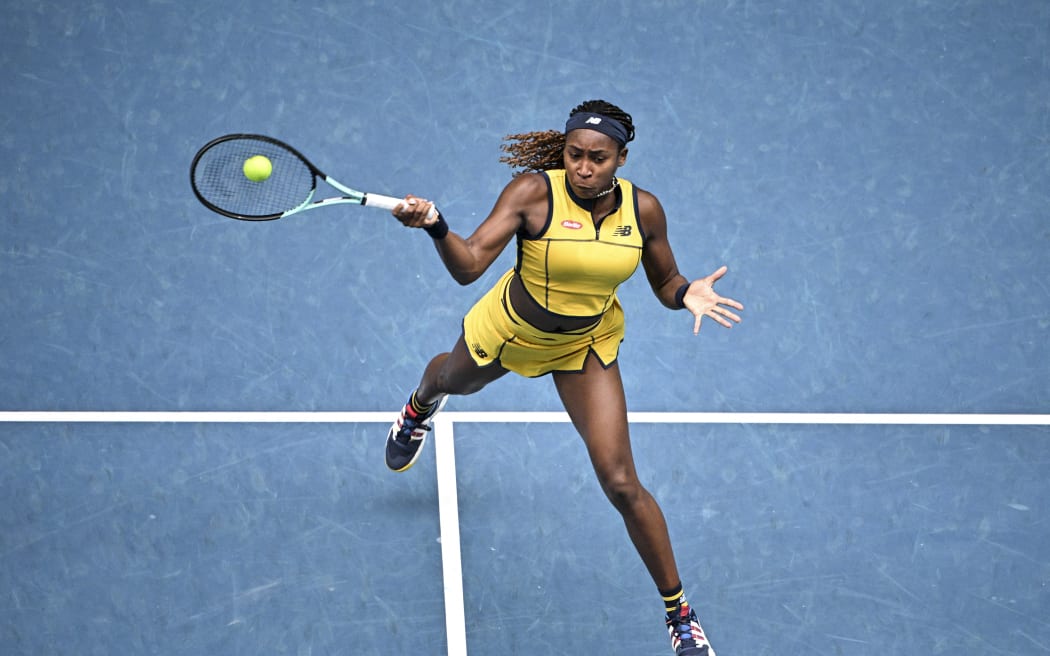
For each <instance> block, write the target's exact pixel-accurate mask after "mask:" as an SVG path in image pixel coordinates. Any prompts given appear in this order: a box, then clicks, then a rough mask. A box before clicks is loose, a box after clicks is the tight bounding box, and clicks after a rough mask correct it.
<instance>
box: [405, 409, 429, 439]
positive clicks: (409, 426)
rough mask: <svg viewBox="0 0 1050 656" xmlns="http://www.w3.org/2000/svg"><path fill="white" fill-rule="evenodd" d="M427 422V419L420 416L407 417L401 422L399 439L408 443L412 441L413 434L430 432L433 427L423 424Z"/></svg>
mask: <svg viewBox="0 0 1050 656" xmlns="http://www.w3.org/2000/svg"><path fill="white" fill-rule="evenodd" d="M426 420H427V417H423V418H419V417H418V416H417V417H409V416H407V415H406V416H405V418H404V419H402V420H401V428H400V430H398V431H397V438H398V439H399V440H401V441H403V442H408V441H409V440H410V439H412V433H415V432H416V431H417V430H420V429H422V430H424V431H429V430H430V429H431V428H433V427H432V426H428V425H426V424H425V423H423V422H425V421H426Z"/></svg>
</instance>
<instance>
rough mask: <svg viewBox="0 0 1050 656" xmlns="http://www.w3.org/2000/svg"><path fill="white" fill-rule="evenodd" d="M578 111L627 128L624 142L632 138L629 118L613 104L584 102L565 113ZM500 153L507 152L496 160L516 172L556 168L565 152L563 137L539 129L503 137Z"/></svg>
mask: <svg viewBox="0 0 1050 656" xmlns="http://www.w3.org/2000/svg"><path fill="white" fill-rule="evenodd" d="M579 112H592V113H594V114H601V115H602V116H608V117H609V118H611V119H615V120H617V121H619V122H620V123H622V124H623V126H624V127H625V128H627V141H631V140H632V139H634V122H633V121H632V120H631V115H630V114H628V113H627V112H625V111H623V110H622V109H620V108H619V107H617V106H616V105H613V104H612V103H609V102H606V101H604V100H588V101H587V102H585V103H581V104H580V105H577V107H576V108H575V109H573V110H572V111H571V112H569V116H574V115H575V114H578V113H579ZM500 150H502V151H503V152H505V153H507V155H503V156H501V157H500V158H499V161H501V162H503V163H505V164H509V165H510V166H512V167H514V168H517V169H521V170H520V171H517V172H516V173H515V175H517V174H519V173H526V172H529V171H549V170H551V169H560V168H562V167H563V166H564V165H565V163H564V160H563V159H562V152H563V151H564V150H565V134H564V133H563V132H561V131H559V130H542V131H538V132H526V133H524V134H510V135H507V136H506V137H504V138H503V144H502V145H501V146H500Z"/></svg>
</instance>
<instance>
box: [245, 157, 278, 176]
mask: <svg viewBox="0 0 1050 656" xmlns="http://www.w3.org/2000/svg"><path fill="white" fill-rule="evenodd" d="M272 172H273V164H271V163H270V160H269V159H268V158H266V157H264V156H262V155H255V156H254V157H249V158H248V159H246V160H244V177H246V178H248V179H249V180H251V181H252V182H262V181H263V180H265V179H266V178H268V177H270V173H272Z"/></svg>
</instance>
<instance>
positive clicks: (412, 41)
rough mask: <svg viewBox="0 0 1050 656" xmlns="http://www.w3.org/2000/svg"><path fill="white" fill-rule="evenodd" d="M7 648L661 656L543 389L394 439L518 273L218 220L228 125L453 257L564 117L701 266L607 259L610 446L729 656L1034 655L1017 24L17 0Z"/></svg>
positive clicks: (2, 541) (1033, 449) (1027, 255)
mask: <svg viewBox="0 0 1050 656" xmlns="http://www.w3.org/2000/svg"><path fill="white" fill-rule="evenodd" d="M0 63H2V66H0V83H2V89H3V91H2V92H0V93H2V97H3V99H4V102H3V103H0V124H2V125H3V127H4V129H3V132H2V136H0V162H2V163H0V199H2V201H3V204H4V206H5V207H6V212H5V213H4V216H3V218H2V219H0V222H2V225H3V239H2V247H0V290H2V291H0V310H2V313H3V315H2V316H3V319H2V320H0V321H2V324H0V325H2V327H3V329H2V331H0V373H2V375H0V497H2V498H3V499H4V500H5V503H4V504H2V510H0V609H2V611H3V612H2V613H0V652H2V653H4V654H78V655H82V654H111V653H116V652H124V653H140V654H165V655H167V654H187V655H188V654H201V653H223V654H259V653H273V654H296V655H297V656H298V655H306V654H314V655H316V654H355V655H356V654H363V655H371V654H391V653H403V652H406V651H407V652H410V653H420V654H454V655H455V656H461V655H463V654H467V653H469V654H470V655H471V656H484V655H486V654H522V655H527V656H532V655H535V654H578V653H593V652H598V653H602V654H610V655H616V656H618V655H620V654H624V655H627V654H629V655H632V656H633V655H635V654H646V655H649V654H652V655H654V656H655V655H659V654H669V653H671V652H670V650H669V648H668V643H667V637H666V631H665V629H664V627H663V623H662V617H661V615H662V608H661V605H660V603H661V602H660V597H659V595H658V594H657V592H656V590H655V588H654V586H653V584H652V581H651V580H650V578H649V576H648V574H647V572H646V571H645V568H644V567H643V565H642V563H641V561H640V559H639V558H638V555H637V553H636V552H635V550H634V548H633V547H632V545H631V542H630V541H629V540H628V538H627V535H626V534H625V531H624V527H623V524H622V522H621V520H620V517H619V516H618V514H617V512H616V511H615V510H614V509H613V508H612V507H611V506H610V505H609V503H608V501H607V500H606V499H605V497H604V495H603V494H602V492H601V490H600V489H599V486H598V485H597V483H596V481H595V476H594V473H593V471H592V470H591V467H590V464H589V461H588V458H587V454H586V452H585V450H584V448H583V445H582V443H581V441H580V438H579V437H578V436H577V434H576V433H575V431H574V430H573V428H572V426H571V425H570V424H568V423H567V422H566V420H565V417H564V416H563V415H562V414H561V410H562V408H561V405H560V402H559V399H558V396H557V394H556V392H555V390H554V387H553V385H552V384H551V381H550V380H549V378H541V379H538V380H526V379H522V378H518V377H514V376H508V377H505V378H503V379H501V380H499V381H497V382H496V383H494V384H493V385H491V386H490V387H488V388H486V389H485V390H483V391H482V392H480V393H478V394H475V395H472V396H468V397H462V398H455V399H453V400H452V401H450V403H449V405H448V409H447V411H446V414H444V415H442V417H441V419H440V422H439V424H438V426H436V428H435V431H434V439H433V440H432V442H431V443H430V444H428V445H427V447H426V448H427V451H426V452H425V453H424V455H423V457H422V458H421V459H420V462H419V463H418V464H417V465H416V466H415V467H414V468H413V469H412V470H410V471H409V472H406V473H403V474H393V473H391V472H389V471H388V470H387V469H386V467H385V466H384V464H383V460H382V458H383V456H382V449H383V439H384V437H385V435H386V430H387V427H388V426H389V424H390V422H391V421H392V420H393V419H394V417H395V416H396V414H397V411H398V410H399V408H400V405H401V404H403V403H404V401H405V397H406V395H407V393H408V392H409V391H410V390H411V389H412V387H413V386H414V385H415V384H416V383H417V382H418V379H419V375H420V372H421V371H422V368H423V366H424V365H425V364H426V363H427V361H428V360H429V359H430V357H431V356H432V355H434V354H435V353H437V352H440V351H442V350H447V349H448V348H450V347H451V346H452V344H453V341H454V340H455V338H456V336H457V335H458V333H459V330H460V321H461V318H462V316H463V314H464V313H465V312H466V310H467V309H468V308H469V307H470V306H471V304H472V303H473V302H474V301H475V300H476V299H477V298H478V297H479V296H480V295H481V294H482V293H483V292H484V291H485V290H487V289H488V287H489V286H490V285H491V283H492V282H493V281H494V280H495V279H496V278H498V277H499V276H500V275H501V274H502V273H503V272H504V271H506V269H507V268H509V267H510V266H512V264H513V262H514V252H513V248H510V249H508V250H507V251H506V252H505V253H503V255H502V256H501V258H500V260H498V261H497V262H496V264H495V265H493V267H492V268H491V269H490V270H489V271H488V272H487V273H486V274H485V276H483V278H482V279H481V280H479V281H478V282H476V283H475V284H473V285H471V286H468V287H460V286H459V285H457V284H456V283H455V282H454V281H453V280H452V279H451V278H450V277H449V276H448V275H447V274H446V273H445V271H444V269H443V267H442V265H441V263H440V261H439V259H438V257H437V255H436V254H435V252H434V249H433V247H432V245H431V244H430V243H429V242H430V240H429V238H427V237H426V236H425V234H423V233H421V232H418V231H409V230H407V229H405V228H403V227H402V226H401V225H400V224H398V223H397V221H395V220H394V219H392V218H391V217H389V215H387V214H385V213H384V212H380V211H378V210H375V209H369V208H358V207H350V206H344V207H333V208H326V209H319V210H316V211H311V212H309V213H306V214H302V215H299V216H296V217H291V218H289V219H286V220H280V221H274V222H265V223H246V222H238V221H232V220H229V219H226V218H223V217H220V216H218V215H217V214H214V213H211V212H209V211H208V210H206V209H205V208H203V207H202V206H201V205H200V204H199V203H198V202H197V200H196V199H195V198H194V196H193V194H192V192H191V190H190V185H189V176H188V168H189V163H190V160H191V159H192V157H193V155H194V153H195V152H196V151H197V149H198V148H199V147H200V146H201V145H203V144H204V143H206V142H207V141H209V140H210V139H212V138H214V137H216V136H219V135H222V134H226V133H231V132H254V133H261V134H269V135H272V136H274V137H278V138H280V139H283V140H286V141H288V142H289V143H292V144H294V145H295V147H296V148H298V149H300V150H301V151H302V152H303V153H304V154H306V155H307V156H308V157H309V158H310V159H311V160H313V161H315V162H316V163H317V164H318V165H319V166H321V167H322V168H323V169H324V170H325V171H326V172H328V173H330V174H332V175H333V176H334V177H336V178H338V179H340V180H342V181H344V182H347V183H350V184H353V185H354V186H356V187H358V188H361V189H367V190H372V191H375V192H377V193H383V194H389V195H394V196H399V195H403V194H406V193H413V194H417V195H420V196H425V197H427V198H431V199H433V200H435V201H436V202H437V203H438V205H439V206H440V207H441V209H442V211H443V213H444V214H445V216H446V217H447V218H448V220H449V222H450V224H451V226H452V229H453V230H456V231H459V232H463V233H469V232H470V231H471V230H472V229H473V227H474V226H476V225H477V224H478V223H479V222H480V221H481V220H482V219H483V218H484V217H485V216H486V215H487V213H488V211H489V210H490V208H491V207H492V204H493V202H494V201H495V199H496V196H497V195H498V194H499V192H500V190H501V189H502V188H503V186H504V185H505V184H506V183H507V182H508V180H509V179H510V174H511V170H510V169H509V168H507V167H506V166H504V165H502V164H500V163H499V162H498V158H499V156H500V151H499V144H500V140H501V139H502V137H503V136H504V135H507V134H511V133H517V132H525V131H529V130H541V129H560V127H561V126H562V125H563V124H564V120H565V117H566V115H567V113H568V111H569V110H570V109H571V108H572V107H574V106H575V105H577V104H578V103H580V102H581V101H583V100H587V99H591V98H605V99H608V100H610V101H612V102H614V103H616V104H618V105H620V106H622V107H623V108H624V109H626V110H627V111H628V112H630V113H631V114H632V115H633V117H634V123H635V125H636V126H637V131H638V135H637V140H636V141H634V142H632V143H631V144H630V154H629V157H628V160H627V163H626V165H625V166H624V167H623V168H622V169H621V172H622V174H623V176H624V177H626V178H629V179H630V180H631V181H633V182H634V183H635V184H637V185H639V186H641V187H643V188H645V189H647V190H649V191H651V192H653V193H654V194H656V195H657V196H658V197H659V198H660V201H661V203H662V204H663V206H664V209H665V211H666V213H667V216H668V230H669V238H670V241H671V243H672V246H673V248H674V252H675V256H676V258H677V261H678V264H679V266H680V268H681V269H682V270H683V273H685V274H686V275H688V276H689V277H691V278H697V277H701V276H704V275H707V274H708V273H710V272H711V271H713V270H715V269H716V268H717V267H718V266H720V265H721V264H727V265H729V267H730V270H729V273H728V274H727V276H726V277H725V278H724V279H723V280H721V281H720V282H719V283H718V289H719V291H720V292H721V293H723V294H725V295H727V296H731V297H733V298H737V299H739V300H740V301H742V302H743V303H744V305H745V307H746V309H745V311H744V312H743V313H742V315H743V318H744V320H743V323H742V324H740V325H739V326H737V327H735V328H734V329H733V330H728V331H727V330H723V329H721V328H720V327H718V326H716V325H715V324H714V323H713V322H705V324H704V327H703V329H702V330H701V332H700V335H699V336H693V335H692V331H691V328H692V319H691V317H689V316H688V314H687V313H682V312H678V313H675V312H670V311H666V310H665V309H664V308H663V307H662V306H661V305H660V304H659V303H658V301H657V300H656V299H655V297H654V296H653V294H652V292H651V291H650V290H649V288H648V286H647V284H646V282H645V278H644V276H642V275H640V274H639V275H635V277H634V278H632V279H631V280H630V281H629V282H628V283H626V284H625V285H624V286H623V287H622V288H621V289H620V292H619V296H620V299H621V301H622V302H623V305H624V308H625V311H626V314H627V337H626V340H625V342H624V344H623V346H622V348H621V351H620V358H619V362H620V368H621V371H622V374H623V379H624V385H625V388H626V394H627V399H628V406H629V409H630V410H631V412H632V424H631V433H632V443H633V447H634V456H635V460H636V462H637V466H638V469H639V473H640V475H641V478H642V480H643V482H644V483H645V484H646V486H647V487H648V488H649V489H650V491H651V492H652V493H653V495H654V496H655V497H656V498H657V499H658V500H659V502H660V504H661V506H662V507H663V509H664V512H665V513H666V515H667V519H668V524H669V528H670V533H671V537H672V540H673V543H674V546H675V550H676V556H677V560H678V562H679V567H680V569H681V573H682V577H683V583H684V584H685V586H686V589H687V591H688V593H689V596H690V599H691V601H692V602H693V604H694V606H695V607H696V608H697V610H698V612H699V613H700V616H701V619H702V621H703V624H704V627H705V628H706V630H707V631H708V633H709V635H710V638H711V643H712V645H713V646H714V648H715V649H716V650H717V651H718V653H719V654H720V655H721V656H726V655H727V654H734V653H736V654H745V653H746V654H753V655H762V654H778V653H783V652H800V651H805V652H809V653H816V654H882V653H888V652H897V653H908V654H912V653H914V654H922V653H925V654H942V653H943V654H948V653H959V652H981V653H996V654H1018V655H1020V654H1024V655H1031V654H1042V653H1047V652H1050V621H1048V620H1047V618H1048V617H1050V591H1048V590H1050V587H1048V586H1050V559H1048V557H1047V555H1046V552H1047V546H1046V545H1047V544H1050V526H1048V524H1047V521H1046V517H1047V512H1048V510H1050V283H1048V281H1050V222H1048V215H1047V208H1050V194H1048V191H1047V190H1048V189H1050V145H1048V144H1050V5H1048V4H1047V3H1045V2H1038V1H1020V2H1004V1H989V2H970V3H937V2H934V3H928V2H904V1H896V0H894V1H892V2H888V3H882V4H879V5H875V4H872V3H865V2H859V1H852V0H851V1H847V2H840V3H826V2H820V3H810V4H808V5H804V6H803V5H799V6H787V5H784V4H783V3H775V2H766V1H757V0H753V1H748V2H734V1H726V2H718V3H715V2H678V1H669V2H655V1H652V2H640V3H621V2H608V3H599V4H595V3H581V2H575V1H572V2H558V3H556V2H540V3H531V4H527V5H521V6H510V5H508V6H500V5H496V4H491V3H484V2H477V1H476V0H454V1H451V2H444V3H424V2H418V1H416V0H409V1H407V2H404V3H400V4H397V3H394V4H389V3H388V4H382V3H351V4H349V5H347V4H338V3H282V2H271V1H268V0H260V1H259V2H255V3H251V4H227V5H221V4H207V3H192V2H191V3H188V4H187V3H181V4H170V3H164V2H150V3H130V2H117V1H106V2H98V3H93V4H91V3H88V4H74V3H62V2H35V3H21V4H19V5H18V6H11V7H8V10H7V12H6V13H5V19H4V21H3V23H2V24H0Z"/></svg>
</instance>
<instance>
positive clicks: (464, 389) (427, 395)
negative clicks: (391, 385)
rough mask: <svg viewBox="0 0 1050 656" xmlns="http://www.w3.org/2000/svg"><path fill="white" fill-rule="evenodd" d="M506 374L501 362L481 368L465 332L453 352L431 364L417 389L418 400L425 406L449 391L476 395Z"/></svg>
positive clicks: (439, 357) (434, 360) (445, 354)
mask: <svg viewBox="0 0 1050 656" xmlns="http://www.w3.org/2000/svg"><path fill="white" fill-rule="evenodd" d="M506 373H507V370H506V369H504V368H503V366H502V365H501V364H500V363H499V361H496V362H493V363H492V364H490V365H488V366H485V367H479V366H478V365H477V363H475V362H474V358H472V357H470V352H469V351H467V343H466V341H465V340H464V339H463V335H462V334H461V335H460V336H459V339H458V340H456V345H455V346H453V347H452V351H451V352H449V353H441V354H439V355H437V356H435V357H434V358H433V359H432V360H431V361H430V363H429V364H427V367H426V369H424V370H423V378H422V379H421V380H420V381H419V387H417V388H416V400H417V401H418V402H419V403H420V404H422V405H432V404H433V403H434V402H436V401H437V400H438V399H440V398H441V397H442V396H445V395H446V394H454V395H465V394H473V393H474V392H478V391H480V390H481V389H482V388H484V387H485V386H486V385H488V384H489V383H491V382H492V381H494V380H496V379H497V378H500V377H501V376H503V375H504V374H506Z"/></svg>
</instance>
